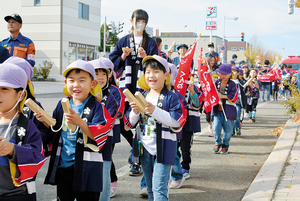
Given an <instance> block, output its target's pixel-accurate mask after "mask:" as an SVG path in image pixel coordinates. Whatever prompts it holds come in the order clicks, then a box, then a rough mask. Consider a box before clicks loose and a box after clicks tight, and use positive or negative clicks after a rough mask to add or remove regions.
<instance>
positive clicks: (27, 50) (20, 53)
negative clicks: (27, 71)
mask: <svg viewBox="0 0 300 201" xmlns="http://www.w3.org/2000/svg"><path fill="white" fill-rule="evenodd" d="M0 45H2V46H3V47H6V48H7V49H8V51H9V54H10V56H17V57H20V58H23V59H25V60H26V61H28V62H29V63H30V65H31V66H32V67H34V65H35V61H34V59H35V47H34V44H33V42H32V40H30V39H29V38H27V37H25V36H23V35H22V34H21V33H20V34H19V35H18V37H17V38H15V39H12V38H11V36H10V37H8V38H6V39H4V40H3V41H2V42H1V43H0Z"/></svg>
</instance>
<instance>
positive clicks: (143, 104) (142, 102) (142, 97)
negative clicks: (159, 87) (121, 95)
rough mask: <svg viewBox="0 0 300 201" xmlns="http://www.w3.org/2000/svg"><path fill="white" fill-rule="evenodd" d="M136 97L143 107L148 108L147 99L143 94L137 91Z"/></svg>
mask: <svg viewBox="0 0 300 201" xmlns="http://www.w3.org/2000/svg"><path fill="white" fill-rule="evenodd" d="M134 95H135V97H136V98H137V99H138V101H140V103H141V104H142V106H143V107H144V108H145V107H146V106H147V101H146V99H145V97H144V96H143V95H142V94H141V92H139V91H137V92H135V94H134Z"/></svg>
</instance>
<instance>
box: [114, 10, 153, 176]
mask: <svg viewBox="0 0 300 201" xmlns="http://www.w3.org/2000/svg"><path fill="white" fill-rule="evenodd" d="M148 19H149V16H148V14H147V12H146V11H144V10H142V9H138V10H135V11H134V12H133V13H132V16H131V19H130V22H131V24H132V28H131V33H130V34H128V35H126V36H124V37H123V38H121V39H120V40H119V41H118V42H117V44H116V48H115V50H114V51H113V52H112V53H111V54H110V55H109V59H110V60H111V61H112V62H113V63H114V70H115V72H117V75H118V76H119V77H120V82H119V88H120V89H121V90H122V91H123V90H124V89H129V90H130V91H131V93H132V94H134V93H135V92H136V91H143V90H142V89H141V88H140V87H139V86H138V84H137V80H138V79H139V78H140V77H141V76H142V74H143V66H142V60H143V58H144V57H146V56H147V55H154V54H156V55H158V54H159V53H158V47H157V44H156V41H155V40H154V39H153V38H150V37H149V35H148V34H147V33H146V31H145V27H146V25H147V23H148ZM126 47H127V48H126ZM128 47H129V48H130V49H129V48H128ZM125 48H126V49H125ZM128 108H129V103H128V101H127V100H126V102H125V111H126V110H127V109H128ZM121 133H122V135H123V136H124V137H125V139H126V140H127V141H128V143H129V144H130V146H132V138H133V134H132V132H131V131H130V130H129V131H125V129H124V124H123V122H121ZM139 174H140V166H139V164H137V163H133V164H132V169H131V170H130V172H129V175H139Z"/></svg>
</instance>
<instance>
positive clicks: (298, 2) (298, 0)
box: [295, 0, 300, 8]
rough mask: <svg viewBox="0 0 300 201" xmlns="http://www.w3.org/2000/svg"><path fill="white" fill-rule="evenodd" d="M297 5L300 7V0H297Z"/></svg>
mask: <svg viewBox="0 0 300 201" xmlns="http://www.w3.org/2000/svg"><path fill="white" fill-rule="evenodd" d="M295 6H296V7H297V8H300V0H297V1H296V2H295Z"/></svg>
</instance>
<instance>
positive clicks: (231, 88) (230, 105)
mask: <svg viewBox="0 0 300 201" xmlns="http://www.w3.org/2000/svg"><path fill="white" fill-rule="evenodd" d="M220 84H221V79H218V80H216V82H215V86H216V87H217V90H218V92H219V89H220ZM238 93H239V92H238V88H237V86H236V84H235V83H234V81H232V80H228V82H227V85H226V89H225V95H227V97H228V99H226V100H225V99H223V108H224V111H225V114H226V117H227V118H228V119H233V120H236V117H237V111H236V107H235V102H236V100H237V99H238ZM218 112H222V111H219V105H216V106H214V108H213V114H214V115H217V113H218Z"/></svg>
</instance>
